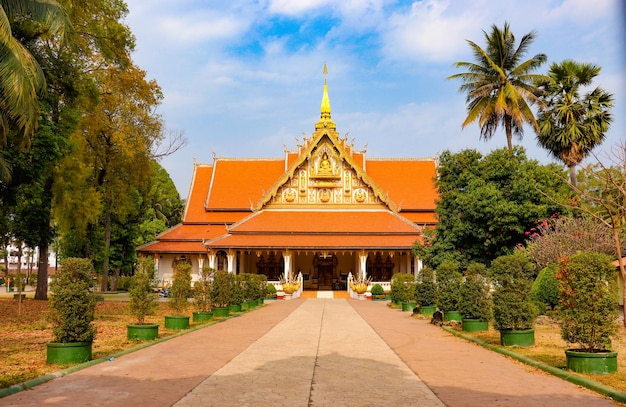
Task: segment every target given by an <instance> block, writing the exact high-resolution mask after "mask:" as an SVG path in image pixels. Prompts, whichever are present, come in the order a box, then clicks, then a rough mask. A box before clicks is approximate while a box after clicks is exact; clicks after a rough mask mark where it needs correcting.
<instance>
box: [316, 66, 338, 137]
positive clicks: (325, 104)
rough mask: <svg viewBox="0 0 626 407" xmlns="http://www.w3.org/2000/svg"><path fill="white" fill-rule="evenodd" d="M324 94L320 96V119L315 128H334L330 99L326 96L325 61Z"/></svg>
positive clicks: (325, 70) (326, 69) (325, 71)
mask: <svg viewBox="0 0 626 407" xmlns="http://www.w3.org/2000/svg"><path fill="white" fill-rule="evenodd" d="M323 73H324V94H323V96H322V106H321V108H320V110H321V115H320V121H319V122H317V125H316V126H315V129H316V130H318V129H321V128H322V127H329V128H331V129H333V130H335V123H333V121H332V120H331V118H330V99H329V98H328V84H327V83H326V75H328V68H326V63H325V62H324V70H323Z"/></svg>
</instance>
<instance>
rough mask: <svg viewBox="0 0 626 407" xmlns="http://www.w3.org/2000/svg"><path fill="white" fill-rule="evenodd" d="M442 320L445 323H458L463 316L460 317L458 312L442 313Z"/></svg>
mask: <svg viewBox="0 0 626 407" xmlns="http://www.w3.org/2000/svg"><path fill="white" fill-rule="evenodd" d="M443 320H444V321H445V322H450V321H456V322H459V323H460V322H462V321H463V315H461V313H460V312H459V311H445V312H444V313H443Z"/></svg>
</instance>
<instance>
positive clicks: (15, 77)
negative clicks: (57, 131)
mask: <svg viewBox="0 0 626 407" xmlns="http://www.w3.org/2000/svg"><path fill="white" fill-rule="evenodd" d="M68 21H69V20H68V19H67V15H66V13H65V11H64V9H63V7H61V6H60V5H59V4H58V3H56V2H55V1H54V0H0V147H1V148H4V147H5V146H6V145H7V143H8V142H11V143H14V144H15V145H17V146H18V147H26V146H28V145H29V144H30V139H31V137H32V135H33V133H34V131H35V129H36V128H37V122H38V120H39V102H38V95H39V94H40V93H41V92H42V91H43V90H44V88H45V79H44V75H43V72H42V70H41V68H40V66H39V64H38V63H37V61H36V60H35V58H34V57H33V56H32V55H31V54H30V52H28V50H27V49H26V48H25V47H24V45H23V44H22V43H21V42H20V41H19V39H17V38H16V37H15V36H14V30H13V27H14V25H15V24H29V25H30V27H31V29H33V28H35V27H36V29H37V31H38V34H39V35H41V36H48V37H56V38H62V37H63V35H64V33H65V31H66V29H67V28H68V27H69V22H68ZM8 175H9V174H8V168H7V166H6V162H5V161H4V160H3V159H2V157H0V180H1V179H7V178H8Z"/></svg>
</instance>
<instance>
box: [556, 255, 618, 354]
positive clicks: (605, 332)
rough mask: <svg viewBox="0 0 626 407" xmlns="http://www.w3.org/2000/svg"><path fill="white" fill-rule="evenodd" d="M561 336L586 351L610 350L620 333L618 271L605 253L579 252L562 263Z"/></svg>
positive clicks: (559, 311) (559, 276)
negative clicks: (618, 326)
mask: <svg viewBox="0 0 626 407" xmlns="http://www.w3.org/2000/svg"><path fill="white" fill-rule="evenodd" d="M557 278H558V280H559V282H560V291H559V300H560V306H559V309H558V313H557V318H558V320H559V325H560V327H561V337H562V338H563V340H565V341H567V342H569V343H576V344H579V345H580V348H581V349H582V350H583V351H600V350H607V349H609V348H610V346H611V337H612V336H613V335H615V333H616V332H617V318H618V317H619V310H618V308H617V287H616V271H615V267H613V266H612V265H611V258H610V257H609V256H607V255H605V254H600V253H593V252H585V253H578V254H575V255H573V256H572V257H570V258H569V259H564V260H562V261H561V262H560V263H559V272H558V273H557Z"/></svg>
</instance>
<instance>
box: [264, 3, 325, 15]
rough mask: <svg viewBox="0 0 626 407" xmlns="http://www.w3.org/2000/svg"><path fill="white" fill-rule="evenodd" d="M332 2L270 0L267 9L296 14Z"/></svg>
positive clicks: (278, 12)
mask: <svg viewBox="0 0 626 407" xmlns="http://www.w3.org/2000/svg"><path fill="white" fill-rule="evenodd" d="M333 3H335V1H334V0H297V1H294V0H272V1H271V3H270V6H269V11H270V12H272V13H276V14H285V15H290V16H298V15H302V14H304V13H306V12H309V11H311V10H315V9H319V8H321V7H323V6H328V5H332V4H333Z"/></svg>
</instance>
